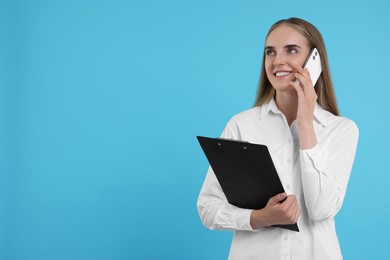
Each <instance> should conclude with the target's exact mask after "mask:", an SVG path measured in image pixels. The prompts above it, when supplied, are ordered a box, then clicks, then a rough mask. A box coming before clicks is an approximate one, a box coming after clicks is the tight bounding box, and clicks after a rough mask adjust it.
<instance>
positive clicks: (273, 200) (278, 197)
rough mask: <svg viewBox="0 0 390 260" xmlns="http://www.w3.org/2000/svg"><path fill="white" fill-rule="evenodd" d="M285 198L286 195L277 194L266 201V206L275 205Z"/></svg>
mask: <svg viewBox="0 0 390 260" xmlns="http://www.w3.org/2000/svg"><path fill="white" fill-rule="evenodd" d="M285 198H287V193H285V192H283V193H279V194H277V195H275V196H273V197H271V198H270V199H269V200H268V203H267V205H269V206H273V205H276V204H278V203H279V202H280V201H282V200H284V199H285Z"/></svg>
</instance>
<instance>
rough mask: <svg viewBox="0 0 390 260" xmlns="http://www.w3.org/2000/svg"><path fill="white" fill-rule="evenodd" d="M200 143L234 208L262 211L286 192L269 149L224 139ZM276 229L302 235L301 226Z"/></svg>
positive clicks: (212, 139) (295, 225)
mask: <svg viewBox="0 0 390 260" xmlns="http://www.w3.org/2000/svg"><path fill="white" fill-rule="evenodd" d="M197 139H198V141H199V143H200V145H201V147H202V149H203V152H204V153H205V155H206V157H207V160H208V161H209V163H210V165H211V168H212V169H213V171H214V173H215V175H216V177H217V179H218V182H219V183H220V185H221V187H222V190H223V192H224V193H225V195H226V198H227V200H228V202H229V203H230V204H232V205H235V206H237V207H240V208H245V209H262V208H264V207H265V206H266V205H267V202H268V200H269V199H270V198H271V197H273V196H275V195H277V194H279V193H283V192H284V188H283V185H282V183H281V181H280V179H279V175H278V173H277V171H276V169H275V166H274V164H273V161H272V158H271V155H270V154H269V151H268V148H267V146H265V145H261V144H252V143H248V142H243V141H237V140H232V139H223V138H210V137H203V136H197ZM274 226H275V227H280V228H285V229H289V230H293V231H297V232H299V228H298V225H297V224H291V225H274Z"/></svg>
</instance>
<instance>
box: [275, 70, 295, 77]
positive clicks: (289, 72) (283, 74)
mask: <svg viewBox="0 0 390 260" xmlns="http://www.w3.org/2000/svg"><path fill="white" fill-rule="evenodd" d="M291 73H292V71H278V72H275V73H274V76H275V77H277V78H278V77H285V76H287V75H290V74H291Z"/></svg>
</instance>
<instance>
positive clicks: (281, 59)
mask: <svg viewBox="0 0 390 260" xmlns="http://www.w3.org/2000/svg"><path fill="white" fill-rule="evenodd" d="M285 62H286V59H285V56H284V55H283V54H276V56H275V59H274V65H275V66H276V65H282V64H284V63H285Z"/></svg>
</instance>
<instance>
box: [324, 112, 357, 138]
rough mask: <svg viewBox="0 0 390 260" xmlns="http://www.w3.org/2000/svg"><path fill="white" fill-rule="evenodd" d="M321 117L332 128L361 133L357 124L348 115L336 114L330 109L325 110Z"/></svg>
mask: <svg viewBox="0 0 390 260" xmlns="http://www.w3.org/2000/svg"><path fill="white" fill-rule="evenodd" d="M321 119H322V121H323V123H324V124H326V126H328V127H330V128H339V129H340V128H341V129H344V131H348V132H355V133H357V134H358V133H359V128H358V126H357V124H356V123H355V122H354V121H353V120H352V119H350V118H348V117H345V116H336V115H334V114H332V113H331V112H329V111H326V110H323V112H322V117H321Z"/></svg>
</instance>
